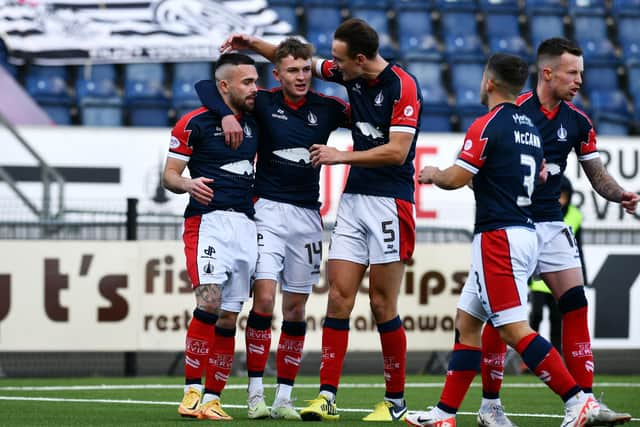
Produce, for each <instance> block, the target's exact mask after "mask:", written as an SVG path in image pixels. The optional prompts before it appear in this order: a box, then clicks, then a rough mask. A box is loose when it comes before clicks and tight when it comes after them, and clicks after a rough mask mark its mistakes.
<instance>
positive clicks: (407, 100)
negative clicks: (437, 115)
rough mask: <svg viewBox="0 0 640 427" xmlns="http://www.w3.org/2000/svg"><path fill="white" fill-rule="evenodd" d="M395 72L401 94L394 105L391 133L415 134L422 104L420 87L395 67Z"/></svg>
mask: <svg viewBox="0 0 640 427" xmlns="http://www.w3.org/2000/svg"><path fill="white" fill-rule="evenodd" d="M394 71H395V72H396V74H397V75H398V77H399V78H400V92H399V94H398V97H397V98H396V101H395V102H394V104H393V110H392V112H391V123H390V126H389V132H406V133H411V134H415V133H416V131H417V129H418V117H420V108H421V104H422V103H421V101H420V98H419V97H418V85H417V84H416V81H415V80H414V79H413V78H412V77H411V76H410V75H409V74H407V73H406V72H405V71H404V70H401V69H399V68H397V67H394Z"/></svg>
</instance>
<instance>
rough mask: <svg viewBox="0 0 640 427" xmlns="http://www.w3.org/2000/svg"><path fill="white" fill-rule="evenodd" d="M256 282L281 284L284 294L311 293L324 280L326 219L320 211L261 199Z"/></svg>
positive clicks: (257, 221) (256, 205)
mask: <svg viewBox="0 0 640 427" xmlns="http://www.w3.org/2000/svg"><path fill="white" fill-rule="evenodd" d="M255 209H256V216H255V220H256V227H257V229H258V264H257V266H256V279H269V280H275V281H277V282H280V284H281V286H282V290H283V291H287V292H292V293H296V294H307V295H308V294H310V293H311V290H312V288H313V285H315V284H317V283H318V281H319V280H320V266H321V265H322V218H321V217H320V212H319V211H318V210H317V209H315V210H314V209H307V208H301V207H299V206H294V205H292V204H290V203H281V202H275V201H273V200H267V199H258V201H257V202H256V204H255Z"/></svg>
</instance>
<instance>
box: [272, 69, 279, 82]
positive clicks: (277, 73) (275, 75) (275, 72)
mask: <svg viewBox="0 0 640 427" xmlns="http://www.w3.org/2000/svg"><path fill="white" fill-rule="evenodd" d="M271 73H272V74H273V77H275V79H276V80H277V81H280V73H279V72H278V67H277V66H275V67H273V70H271Z"/></svg>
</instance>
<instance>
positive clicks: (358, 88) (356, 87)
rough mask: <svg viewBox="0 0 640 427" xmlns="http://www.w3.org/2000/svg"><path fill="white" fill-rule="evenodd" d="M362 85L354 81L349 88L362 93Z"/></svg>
mask: <svg viewBox="0 0 640 427" xmlns="http://www.w3.org/2000/svg"><path fill="white" fill-rule="evenodd" d="M361 89H362V87H361V86H360V83H356V84H355V85H353V87H352V88H351V90H352V91H354V92H356V93H358V94H360V95H362V90H361Z"/></svg>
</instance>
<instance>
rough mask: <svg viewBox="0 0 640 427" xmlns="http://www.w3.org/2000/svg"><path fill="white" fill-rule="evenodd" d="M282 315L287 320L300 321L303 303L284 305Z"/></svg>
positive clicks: (302, 313)
mask: <svg viewBox="0 0 640 427" xmlns="http://www.w3.org/2000/svg"><path fill="white" fill-rule="evenodd" d="M282 315H283V317H284V319H285V320H287V321H289V322H302V321H303V320H304V316H305V309H304V304H295V305H289V306H287V307H284V309H283V313H282Z"/></svg>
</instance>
